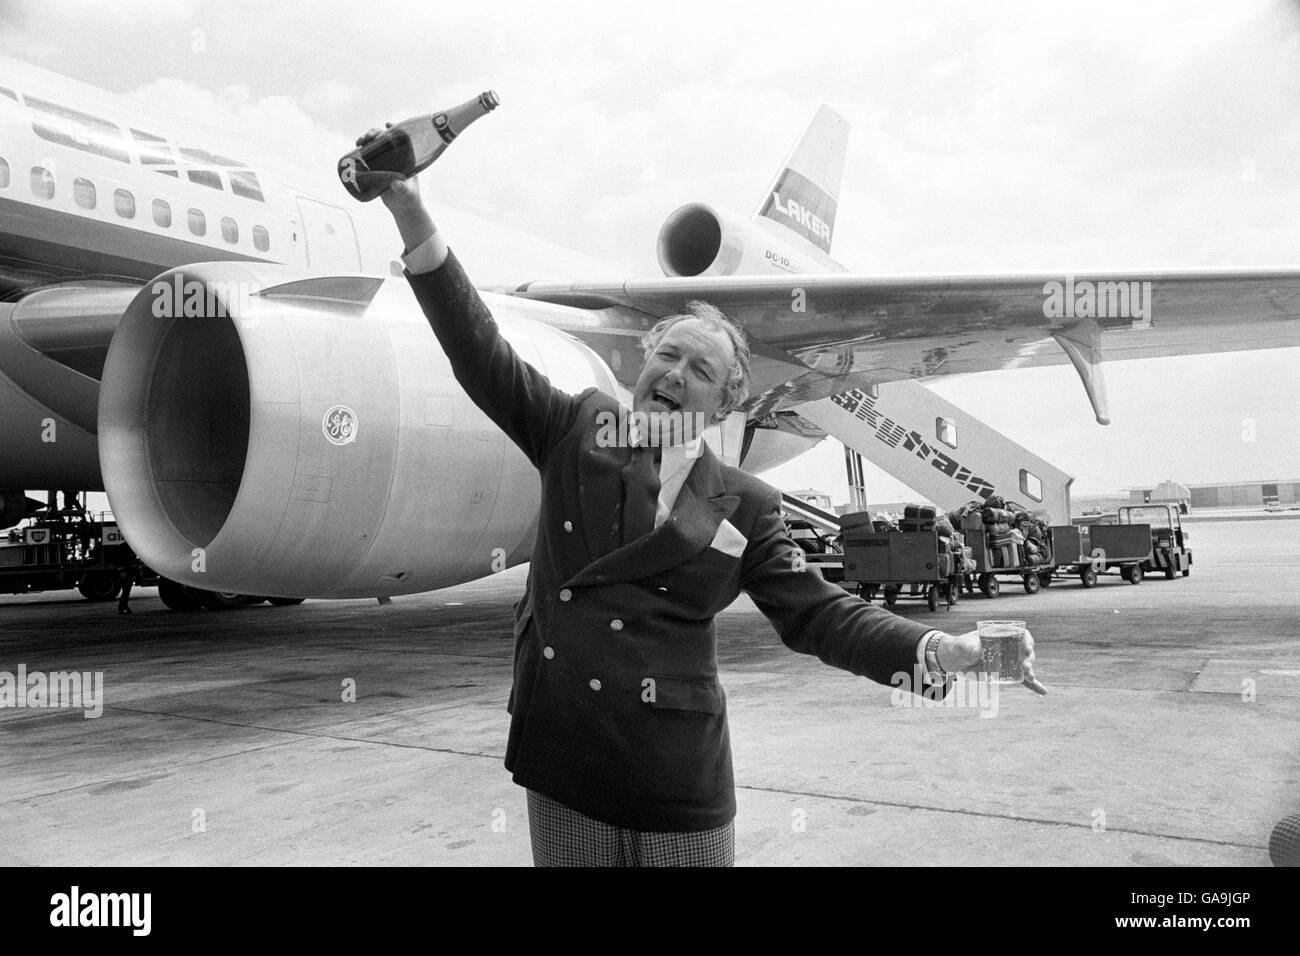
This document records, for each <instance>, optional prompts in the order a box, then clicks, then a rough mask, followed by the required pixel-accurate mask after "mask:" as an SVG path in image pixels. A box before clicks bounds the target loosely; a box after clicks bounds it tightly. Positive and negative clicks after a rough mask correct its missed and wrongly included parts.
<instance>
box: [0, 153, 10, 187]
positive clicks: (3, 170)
mask: <svg viewBox="0 0 1300 956" xmlns="http://www.w3.org/2000/svg"><path fill="white" fill-rule="evenodd" d="M8 188H9V161H8V160H5V159H0V189H8Z"/></svg>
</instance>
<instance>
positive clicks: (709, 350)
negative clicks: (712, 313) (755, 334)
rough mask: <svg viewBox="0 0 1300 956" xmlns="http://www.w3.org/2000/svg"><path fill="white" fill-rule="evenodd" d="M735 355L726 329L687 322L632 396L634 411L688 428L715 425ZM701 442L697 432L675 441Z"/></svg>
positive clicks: (673, 331)
mask: <svg viewBox="0 0 1300 956" xmlns="http://www.w3.org/2000/svg"><path fill="white" fill-rule="evenodd" d="M735 357H736V353H735V349H734V348H733V347H732V344H731V338H730V336H728V335H727V333H726V331H725V330H724V329H721V328H718V327H717V326H715V325H714V324H713V323H711V322H705V321H702V320H700V319H695V318H691V319H682V320H681V321H680V322H678V323H677V324H676V325H674V326H672V328H670V329H669V330H668V332H667V333H666V334H665V335H664V337H663V338H662V339H660V340H659V344H658V345H657V346H656V347H655V349H654V351H653V352H651V353H650V355H649V356H648V357H647V358H646V363H645V368H643V369H642V370H641V377H640V378H638V379H637V383H636V388H635V389H634V390H633V392H632V410H633V411H636V412H644V413H646V414H648V415H654V413H656V412H659V413H663V412H670V413H673V412H675V413H677V414H675V415H672V416H670V417H671V418H674V419H680V420H681V421H683V422H686V423H692V422H698V423H699V424H700V425H701V426H707V425H709V424H712V422H713V420H714V416H715V415H716V414H717V412H718V411H719V410H720V409H721V408H722V404H723V401H724V400H725V398H726V390H727V377H728V375H729V374H730V370H731V365H732V362H733V361H734V360H735ZM694 437H696V433H695V432H694V430H693V429H689V428H688V433H687V434H686V435H685V436H682V437H680V438H675V439H674V440H675V441H681V440H686V441H689V440H691V439H692V438H694Z"/></svg>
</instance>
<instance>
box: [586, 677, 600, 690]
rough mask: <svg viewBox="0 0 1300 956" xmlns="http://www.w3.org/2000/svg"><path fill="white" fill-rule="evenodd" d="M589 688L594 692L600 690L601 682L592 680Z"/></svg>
mask: <svg viewBox="0 0 1300 956" xmlns="http://www.w3.org/2000/svg"><path fill="white" fill-rule="evenodd" d="M588 686H590V687H591V689H592V690H600V681H598V680H596V679H595V678H592V681H591V684H590V685H588Z"/></svg>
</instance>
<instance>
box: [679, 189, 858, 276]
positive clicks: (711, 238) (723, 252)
mask: <svg viewBox="0 0 1300 956" xmlns="http://www.w3.org/2000/svg"><path fill="white" fill-rule="evenodd" d="M766 222H767V220H762V219H760V220H754V221H751V220H749V219H745V218H743V217H741V216H737V215H735V214H734V213H729V212H725V211H723V210H719V209H714V208H713V207H712V206H707V205H705V204H703V203H691V204H690V205H686V206H682V207H681V208H680V209H678V210H676V211H675V212H673V213H672V214H671V215H670V216H669V217H668V218H667V219H666V220H664V224H663V226H661V227H660V229H659V242H658V254H659V267H660V268H661V269H663V270H664V275H666V276H730V275H741V274H748V275H764V274H769V273H818V272H826V271H828V269H839V268H840V267H839V266H837V265H836V263H835V262H834V261H833V260H831V259H829V258H828V257H824V256H823V257H820V258H818V257H817V256H816V255H815V254H814V253H812V252H809V251H801V250H800V249H799V248H797V247H796V246H795V245H794V244H793V243H792V242H790V241H788V240H787V239H786V238H785V236H789V235H790V233H789V232H788V231H786V230H784V229H779V228H777V227H771V226H767V225H765V223H766ZM778 233H784V236H782V235H778Z"/></svg>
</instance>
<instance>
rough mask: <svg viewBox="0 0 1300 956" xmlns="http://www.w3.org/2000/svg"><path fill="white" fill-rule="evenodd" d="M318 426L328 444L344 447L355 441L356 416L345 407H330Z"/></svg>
mask: <svg viewBox="0 0 1300 956" xmlns="http://www.w3.org/2000/svg"><path fill="white" fill-rule="evenodd" d="M320 426H321V430H322V431H324V432H325V437H326V439H328V440H329V442H330V444H333V445H346V444H348V443H349V442H354V441H356V440H357V416H356V413H355V412H353V411H352V409H350V408H348V407H347V406H346V405H334V406H332V407H331V408H330V409H329V411H327V412H326V413H325V417H324V418H323V419H321V423H320Z"/></svg>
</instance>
